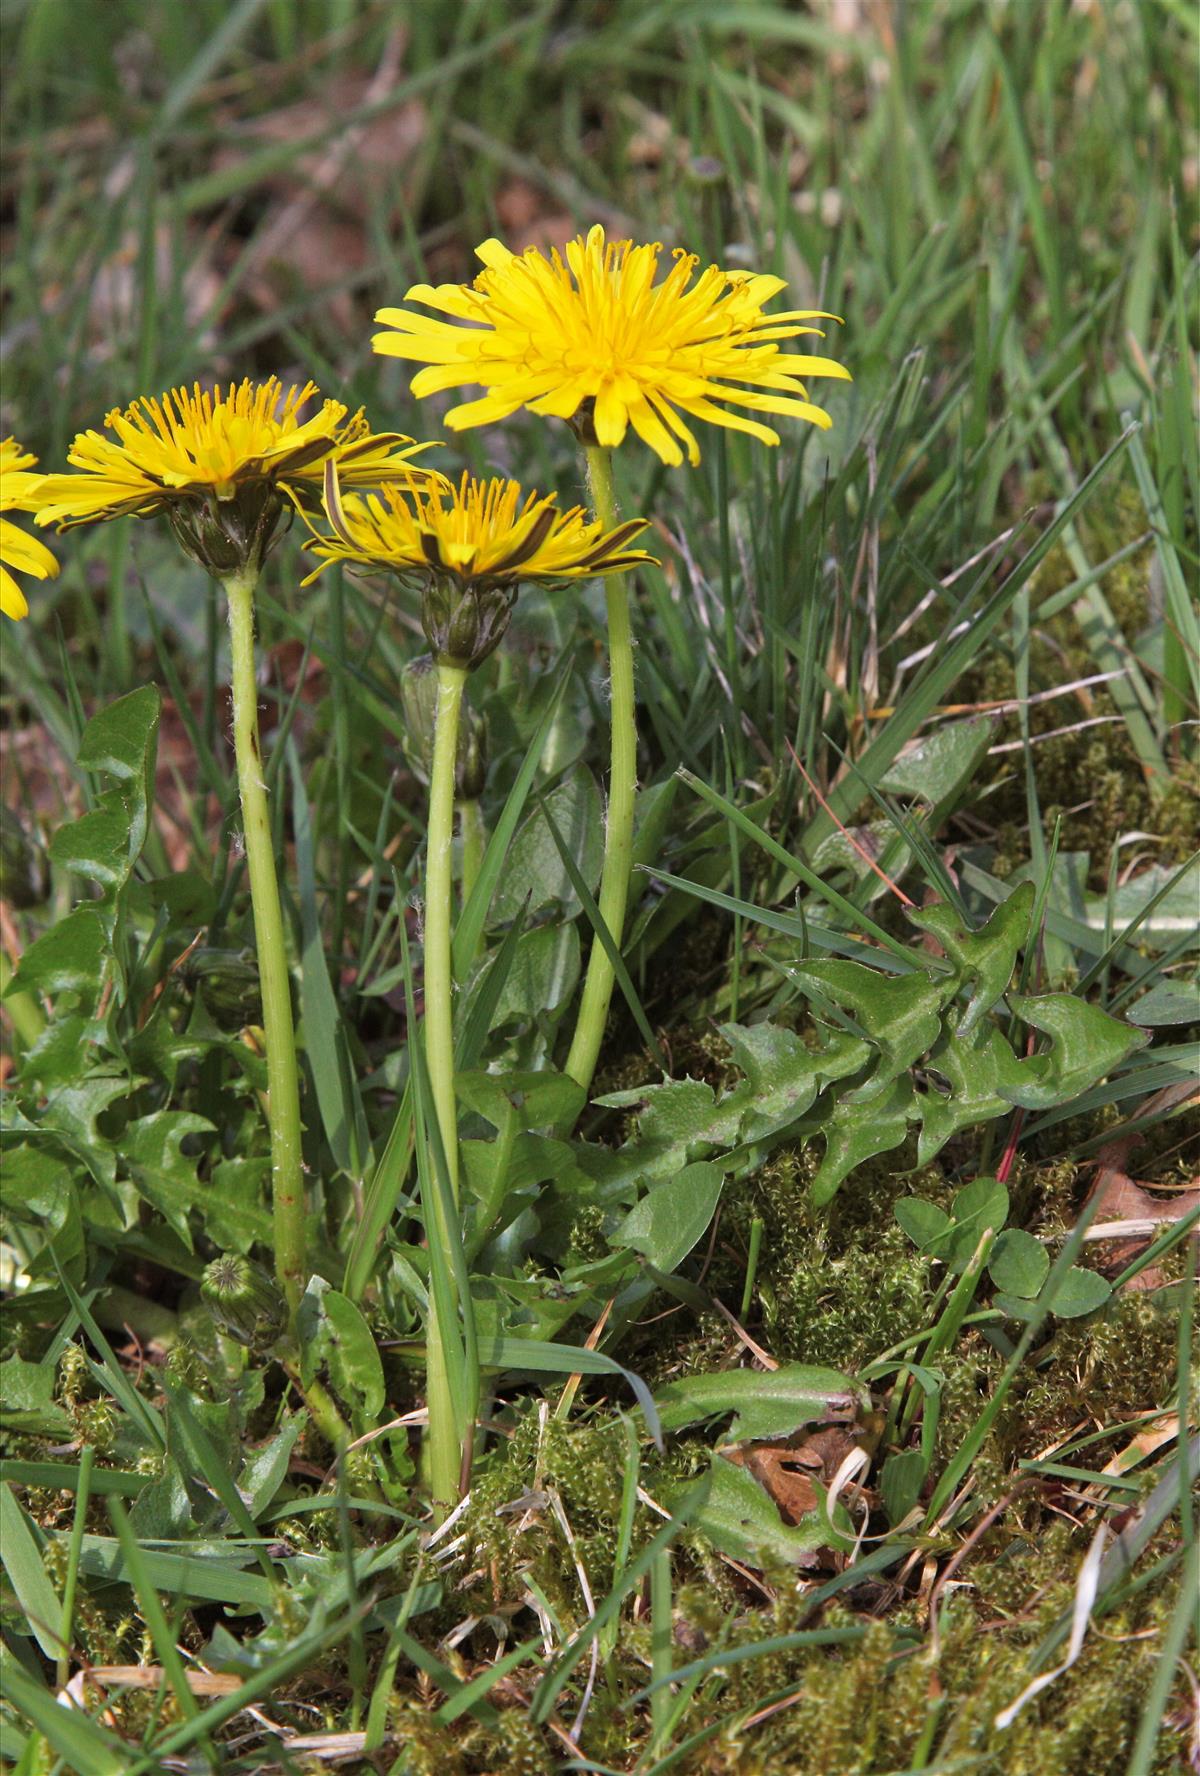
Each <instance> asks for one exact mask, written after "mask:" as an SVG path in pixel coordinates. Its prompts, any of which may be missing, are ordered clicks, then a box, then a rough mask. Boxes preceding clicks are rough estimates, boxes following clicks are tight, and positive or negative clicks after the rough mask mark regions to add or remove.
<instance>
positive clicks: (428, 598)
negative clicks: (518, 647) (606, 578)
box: [305, 463, 654, 671]
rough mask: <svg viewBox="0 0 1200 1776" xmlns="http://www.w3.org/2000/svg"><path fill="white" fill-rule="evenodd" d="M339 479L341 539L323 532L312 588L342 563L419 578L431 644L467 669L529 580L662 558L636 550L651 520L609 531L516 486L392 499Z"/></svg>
mask: <svg viewBox="0 0 1200 1776" xmlns="http://www.w3.org/2000/svg"><path fill="white" fill-rule="evenodd" d="M339 481H340V470H339V466H338V465H337V464H336V463H329V464H327V465H326V470H325V502H324V503H325V514H326V517H327V518H328V519H329V523H330V525H331V527H332V529H333V532H334V534H333V535H332V536H322V535H320V534H319V533H318V532H316V531H314V532H313V535H314V539H315V540H314V542H313V543H312V545H311V547H312V551H313V553H314V554H315V555H317V556H319V557H320V560H321V566H320V567H318V568H317V569H316V571H315V572H314V573H312V574H310V575H309V578H308V580H306V581H305V584H306V585H307V584H308V583H309V581H311V580H314V579H315V578H316V577H317V574H319V573H320V572H321V571H322V570H323V569H324V568H325V567H328V566H329V565H330V564H331V563H332V562H334V561H344V562H349V563H351V564H354V565H357V566H361V567H373V568H382V569H389V570H390V571H391V572H393V573H396V574H399V575H401V577H403V578H406V579H419V580H420V581H421V582H422V587H423V593H422V602H421V619H422V622H423V624H424V628H425V634H426V638H427V639H428V641H429V645H430V647H431V648H432V649H433V652H434V655H435V657H436V658H437V659H438V660H439V662H443V663H450V664H453V665H455V666H457V667H459V668H461V669H462V670H468V671H469V670H471V669H473V668H474V667H475V666H478V665H479V664H480V663H481V661H483V660H486V658H487V656H488V655H489V654H490V653H491V652H492V650H493V649H494V648H496V647H497V646H498V645H499V643H500V641H501V639H502V638H503V635H504V632H505V630H506V629H507V627H508V620H509V617H510V615H511V612H512V607H513V603H514V601H515V599H516V595H517V587H518V584H519V582H520V581H521V580H578V579H583V578H586V577H589V576H591V575H593V574H609V573H621V572H624V571H625V570H627V569H628V568H631V567H637V566H640V565H642V564H643V563H652V562H653V560H654V558H653V556H651V555H647V554H645V553H644V552H643V551H642V550H640V549H631V548H629V546H628V545H629V544H630V543H631V542H632V541H633V539H634V537H636V536H638V535H640V533H641V532H642V531H643V530H645V528H646V520H645V519H644V518H631V519H629V520H627V522H626V523H624V524H619V525H617V526H615V528H609V529H606V528H605V526H604V525H603V524H601V523H598V522H597V521H596V520H595V519H593V518H589V517H588V516H587V514H586V513H585V511H584V509H583V507H582V506H572V507H571V508H570V509H569V510H567V511H560V510H559V509H558V507H557V505H556V504H555V496H554V495H553V494H552V493H551V494H546V495H544V496H539V495H538V494H536V493H529V494H526V493H524V492H522V489H521V488H520V486H519V485H518V483H517V482H515V481H505V480H490V481H476V480H473V479H472V477H471V476H470V475H468V474H465V473H464V475H463V477H462V480H461V481H460V482H459V484H458V486H457V487H453V488H443V487H438V486H434V487H429V488H414V489H410V490H406V491H400V490H399V489H397V488H394V487H385V488H384V489H383V491H382V496H379V495H374V494H367V495H365V496H363V495H360V494H353V493H352V494H349V495H344V494H343V493H342V490H341V487H340V485H339ZM310 528H311V527H310Z"/></svg>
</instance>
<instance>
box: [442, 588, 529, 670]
mask: <svg viewBox="0 0 1200 1776" xmlns="http://www.w3.org/2000/svg"><path fill="white" fill-rule="evenodd" d="M516 597H517V588H516V584H515V582H513V581H511V580H510V581H508V582H506V583H505V584H503V585H499V584H497V583H496V582H495V581H487V580H470V581H467V582H466V584H464V583H463V582H462V581H460V580H457V579H452V578H451V577H450V576H449V575H446V576H444V577H443V576H442V575H440V574H439V575H436V576H434V577H432V578H431V579H430V581H429V583H428V585H427V586H426V588H425V592H424V595H423V596H422V599H421V626H422V628H423V629H424V631H425V639H426V641H428V643H429V645H430V647H431V648H432V649H433V657H434V659H435V660H436V661H437V663H438V665H439V666H458V667H461V668H463V669H464V670H465V671H467V672H473V671H474V670H475V668H476V666H481V665H482V664H483V662H484V661H485V660H486V659H487V657H488V655H489V654H490V653H493V652H494V651H495V649H496V648H498V647H499V646H500V643H501V642H502V641H503V640H504V636H505V632H506V631H507V629H508V625H509V620H510V618H511V617H512V608H513V605H514V604H515V603H516Z"/></svg>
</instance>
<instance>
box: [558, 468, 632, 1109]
mask: <svg viewBox="0 0 1200 1776" xmlns="http://www.w3.org/2000/svg"><path fill="white" fill-rule="evenodd" d="M586 449H587V464H588V481H589V483H590V485H591V490H592V504H593V506H594V508H595V512H596V516H597V517H598V518H599V520H600V522H601V523H602V524H606V525H609V526H612V525H615V524H616V521H617V513H616V498H615V495H614V493H613V475H612V456H611V454H610V452H609V451H607V450H604V449H602V448H601V446H600V445H599V444H588V445H587V446H586ZM604 597H605V603H606V605H607V615H608V665H609V699H610V701H609V722H610V733H611V739H610V753H609V776H608V814H607V819H606V821H605V827H604V869H603V873H602V875H601V877H600V900H599V908H600V917H601V918H602V919H603V920H604V923H605V925H606V927H607V928H608V930H609V932H610V933H611V934H612V940H613V942H614V943H615V944H617V945H618V946H619V945H620V942H621V935H622V933H623V931H624V929H625V908H626V905H627V903H628V900H629V877H630V872H631V870H632V867H633V815H634V805H635V802H636V799H637V709H636V703H635V692H634V679H633V628H632V625H631V623H630V620H629V591H628V588H627V586H626V584H625V581H624V579H623V578H622V577H621V576H620V575H619V574H609V575H607V577H606V578H605V581H604ZM615 979H616V971H615V970H614V968H613V964H612V958H611V957H610V956H609V953H608V951H607V949H606V948H605V946H604V945H603V944H602V943H601V942H600V941H599V939H596V940H594V941H593V943H592V948H591V953H590V955H589V957H588V968H587V977H586V979H585V980H584V983H583V996H582V998H581V999H580V1001H579V1013H578V1016H577V1018H576V1022H575V1034H574V1036H573V1037H572V1039H571V1047H570V1051H569V1053H568V1055H567V1064H566V1071H567V1072H568V1073H569V1074H570V1076H571V1078H572V1079H574V1080H576V1081H577V1082H578V1084H580V1085H581V1086H583V1088H584V1090H585V1091H586V1090H588V1088H589V1087H590V1086H591V1083H592V1076H593V1074H594V1073H595V1071H596V1062H597V1060H598V1059H599V1056H600V1044H601V1043H602V1042H603V1040H604V1026H605V1024H606V1023H607V1022H608V1007H609V1004H610V1002H611V1000H612V991H613V983H614V981H615Z"/></svg>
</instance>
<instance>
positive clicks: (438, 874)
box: [312, 465, 649, 1519]
mask: <svg viewBox="0 0 1200 1776" xmlns="http://www.w3.org/2000/svg"><path fill="white" fill-rule="evenodd" d="M325 512H326V516H327V517H328V519H329V523H330V526H331V528H332V532H333V534H332V535H331V536H318V537H316V540H315V541H314V543H313V545H312V547H313V552H314V553H315V554H316V555H318V556H319V557H320V558H321V561H322V565H323V566H324V565H327V564H328V563H330V562H333V561H344V562H348V563H351V564H354V565H357V566H360V567H368V568H376V569H386V570H390V571H391V572H393V573H395V574H397V575H399V576H400V577H401V578H402V579H405V580H408V581H414V582H416V583H417V584H418V585H419V586H420V589H421V621H422V626H423V628H424V630H425V638H426V640H427V641H428V643H429V648H430V652H431V655H432V658H433V662H434V668H435V671H436V684H437V699H436V704H435V707H434V717H433V743H432V757H431V762H430V765H429V819H428V826H427V842H426V854H425V910H424V989H425V1023H424V1039H425V1056H426V1063H427V1070H428V1074H429V1082H430V1091H431V1094H432V1097H433V1105H434V1114H435V1116H436V1118H437V1128H438V1134H439V1136H440V1147H441V1150H442V1153H443V1155H444V1159H445V1182H446V1184H447V1186H448V1189H449V1196H450V1201H451V1206H452V1208H453V1210H454V1212H455V1215H456V1216H457V1208H458V1180H459V1158H458V1107H457V1100H456V1092H455V1077H454V978H453V965H452V954H451V942H452V937H453V918H454V866H453V848H454V820H455V801H456V793H455V792H456V772H457V771H459V769H460V759H461V754H460V746H459V739H460V722H461V715H462V709H463V702H464V692H465V689H466V682H467V678H468V676H469V675H470V674H471V673H472V672H474V671H475V670H476V668H477V667H479V666H481V665H482V664H483V662H484V661H485V660H486V659H487V658H488V656H489V655H490V654H491V653H492V652H493V651H494V650H495V649H496V648H497V647H499V645H500V643H501V641H502V640H503V639H504V635H505V632H506V630H507V628H508V625H509V621H510V618H511V616H512V609H513V605H514V603H515V601H516V597H517V589H518V586H519V584H520V582H521V581H522V580H525V579H539V580H565V579H581V578H584V577H586V576H589V575H591V574H596V573H613V574H615V573H618V572H620V571H622V570H624V569H626V568H629V567H633V566H634V565H636V564H637V563H638V562H642V561H646V560H648V559H649V557H647V556H645V555H643V554H641V553H640V552H639V551H636V550H630V549H629V548H628V547H627V545H628V544H629V542H630V541H631V540H632V539H633V538H634V537H635V536H637V535H638V534H639V533H640V532H641V531H642V530H643V529H644V528H645V525H644V521H643V520H642V519H635V520H633V521H632V522H630V523H628V524H624V525H620V526H617V527H615V528H614V527H612V526H608V525H605V524H603V523H602V522H595V521H588V520H587V519H586V517H585V515H584V513H583V511H582V510H581V509H580V508H579V507H574V508H572V510H570V511H568V512H560V511H559V510H558V509H557V508H556V506H555V502H554V497H553V495H551V496H549V497H547V498H544V499H539V498H538V496H537V495H536V494H529V495H525V494H523V493H522V491H521V489H520V487H519V486H518V485H517V483H516V482H515V481H501V480H492V481H487V482H479V481H472V480H471V478H470V477H469V476H467V475H464V476H463V478H462V481H461V482H460V484H459V486H458V487H457V488H455V489H453V490H452V491H450V492H446V491H443V490H442V489H439V488H434V489H430V490H428V491H426V490H416V491H413V492H411V493H399V492H397V491H395V490H393V489H391V488H385V489H384V490H383V493H382V495H379V496H376V495H367V496H366V497H364V498H360V497H357V496H355V495H344V494H343V492H342V489H341V486H340V481H339V476H338V471H337V468H336V466H335V465H330V467H329V469H328V470H327V472H326V477H325ZM320 571H321V569H320V568H318V569H317V572H318V573H319V572H320ZM419 694H421V695H422V700H423V699H424V696H426V695H427V693H426V692H424V691H420V692H419ZM410 695H411V687H410ZM465 762H466V765H467V769H468V772H469V770H470V765H471V761H470V758H469V749H468V758H467V760H466V761H465ZM467 787H470V788H476V796H475V797H469V796H468V797H464V800H465V801H467V802H468V803H469V802H470V801H472V800H477V794H478V787H481V784H478V785H477V783H476V781H475V780H474V779H472V780H471V781H470V782H469V783H468V782H467V781H465V780H464V789H465V788H467ZM477 845H478V835H472V834H469V833H468V832H466V831H464V859H465V857H466V855H467V853H468V848H469V847H471V846H477ZM476 867H477V866H476ZM434 1169H435V1156H434V1155H433V1154H431V1155H430V1172H431V1174H432V1173H433V1172H434ZM425 1231H426V1237H427V1239H428V1240H429V1241H430V1243H431V1244H432V1243H433V1242H434V1241H436V1240H444V1241H449V1240H453V1239H458V1238H460V1237H461V1234H460V1230H459V1228H458V1227H456V1226H447V1225H446V1224H445V1220H444V1217H443V1215H442V1212H441V1209H440V1208H436V1209H435V1210H434V1213H433V1214H432V1215H428V1214H427V1224H426V1230H425ZM441 1255H442V1257H444V1258H445V1259H446V1269H447V1271H451V1269H452V1267H451V1265H450V1262H449V1258H450V1253H449V1252H448V1251H446V1250H443V1252H442V1254H441ZM449 1331H450V1329H449V1327H445V1326H442V1325H441V1324H440V1323H439V1316H438V1310H437V1308H436V1307H435V1306H434V1305H433V1301H432V1295H431V1302H430V1316H429V1323H428V1328H427V1334H426V1351H427V1356H426V1365H427V1370H426V1395H427V1402H428V1408H429V1434H428V1443H427V1450H426V1456H427V1460H426V1471H427V1474H428V1477H429V1486H430V1492H431V1496H432V1501H433V1510H434V1515H435V1517H437V1518H439V1519H440V1518H442V1517H444V1516H445V1514H446V1513H447V1512H448V1511H449V1510H451V1509H452V1508H453V1506H454V1504H455V1502H456V1501H457V1499H458V1497H459V1493H460V1490H461V1484H462V1476H463V1471H464V1453H465V1451H466V1450H467V1449H468V1448H469V1445H470V1440H471V1439H472V1437H473V1435H474V1426H472V1425H469V1424H463V1423H460V1422H459V1419H458V1416H457V1414H456V1411H455V1406H454V1400H453V1397H452V1394H451V1389H450V1384H449V1372H448V1365H447V1360H446V1342H447V1338H448V1336H449Z"/></svg>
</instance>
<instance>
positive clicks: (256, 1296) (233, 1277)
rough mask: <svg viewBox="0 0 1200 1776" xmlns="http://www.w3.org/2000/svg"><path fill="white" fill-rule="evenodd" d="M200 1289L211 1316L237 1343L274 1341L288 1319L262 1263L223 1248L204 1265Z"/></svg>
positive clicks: (280, 1298)
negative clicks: (216, 1256)
mask: <svg viewBox="0 0 1200 1776" xmlns="http://www.w3.org/2000/svg"><path fill="white" fill-rule="evenodd" d="M200 1293H201V1295H202V1296H203V1297H204V1299H205V1301H207V1303H208V1305H209V1307H210V1308H211V1309H212V1313H213V1318H214V1319H215V1320H216V1321H217V1324H218V1325H219V1326H220V1327H221V1330H222V1331H223V1332H227V1333H228V1334H229V1336H230V1337H231V1338H236V1339H237V1340H238V1342H239V1344H250V1345H256V1346H259V1347H265V1346H267V1345H270V1344H273V1343H274V1342H275V1340H276V1338H278V1336H279V1334H280V1333H281V1332H282V1330H283V1327H284V1323H285V1321H286V1319H287V1307H286V1304H285V1302H284V1299H283V1296H282V1294H281V1293H280V1291H279V1290H278V1289H277V1288H276V1286H275V1284H274V1283H273V1282H272V1280H271V1278H270V1277H269V1276H268V1275H267V1273H266V1271H265V1270H263V1268H262V1266H261V1265H258V1264H255V1263H254V1262H253V1261H252V1260H251V1259H249V1258H239V1257H237V1256H236V1254H234V1253H232V1252H226V1253H223V1254H222V1255H221V1257H220V1258H214V1259H213V1261H212V1263H211V1264H207V1265H206V1266H205V1268H204V1275H203V1276H202V1278H201V1279H200Z"/></svg>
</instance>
